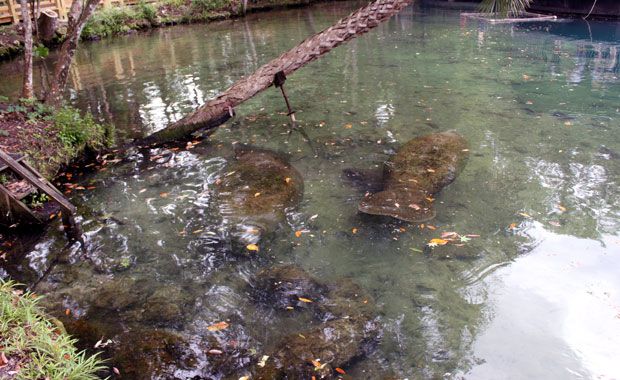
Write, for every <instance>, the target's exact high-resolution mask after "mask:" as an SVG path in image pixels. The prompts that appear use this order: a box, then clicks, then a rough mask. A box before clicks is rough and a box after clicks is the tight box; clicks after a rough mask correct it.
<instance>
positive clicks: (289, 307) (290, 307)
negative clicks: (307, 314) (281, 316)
mask: <svg viewBox="0 0 620 380" xmlns="http://www.w3.org/2000/svg"><path fill="white" fill-rule="evenodd" d="M286 308H287V310H293V309H295V308H294V307H293V306H287V307H286Z"/></svg>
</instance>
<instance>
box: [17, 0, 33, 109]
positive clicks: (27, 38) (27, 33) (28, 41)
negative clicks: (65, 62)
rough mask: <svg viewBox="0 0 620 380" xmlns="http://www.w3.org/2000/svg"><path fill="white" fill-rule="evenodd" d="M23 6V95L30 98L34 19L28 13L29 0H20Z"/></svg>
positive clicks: (31, 94)
mask: <svg viewBox="0 0 620 380" xmlns="http://www.w3.org/2000/svg"><path fill="white" fill-rule="evenodd" d="M19 4H20V5H21V8H22V20H23V22H24V88H23V92H22V97H23V98H26V99H30V98H32V97H34V91H33V90H32V21H31V20H30V15H29V14H28V1H27V0H19Z"/></svg>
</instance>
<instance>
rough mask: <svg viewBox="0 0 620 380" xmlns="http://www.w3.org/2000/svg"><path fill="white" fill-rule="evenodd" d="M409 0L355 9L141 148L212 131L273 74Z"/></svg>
mask: <svg viewBox="0 0 620 380" xmlns="http://www.w3.org/2000/svg"><path fill="white" fill-rule="evenodd" d="M411 1H412V0H376V1H374V2H372V3H370V4H369V5H367V6H366V7H363V8H360V9H358V10H357V11H356V12H354V13H352V14H351V15H349V16H348V17H346V18H343V19H342V20H340V21H338V22H337V23H336V24H334V25H332V26H330V27H329V28H327V29H325V30H324V31H322V32H320V33H317V34H315V35H314V36H312V37H310V38H308V39H307V40H305V41H303V42H301V43H300V44H298V45H297V46H295V47H294V48H292V49H291V50H289V51H288V52H286V53H284V54H282V55H281V56H280V57H278V58H276V59H274V60H272V61H271V62H269V63H267V64H266V65H263V66H262V67H260V68H259V69H258V70H257V71H255V72H254V73H253V74H252V75H250V76H248V77H247V78H245V79H243V80H241V81H239V82H237V83H235V84H234V85H233V86H232V87H230V88H229V89H227V90H226V91H224V92H223V93H222V94H220V95H219V96H218V97H217V98H215V99H213V100H211V101H209V102H207V103H206V104H204V105H202V106H201V107H199V108H197V109H195V110H194V111H192V112H190V113H189V114H188V115H187V116H185V117H183V118H182V119H181V120H179V121H177V122H175V123H173V124H172V125H170V126H168V127H167V128H165V129H163V130H161V131H159V132H156V133H154V134H152V135H151V136H149V137H147V138H146V139H144V140H143V141H142V142H140V143H142V144H152V143H161V142H165V141H169V140H175V139H179V138H183V137H185V136H187V135H189V134H191V133H193V132H195V131H197V130H199V129H202V128H213V127H216V126H218V125H220V124H221V123H223V122H225V121H226V120H227V119H229V118H230V117H232V116H233V108H234V107H236V106H237V105H239V104H241V103H243V102H245V101H246V100H248V99H250V98H252V97H253V96H254V95H256V94H258V93H259V92H261V91H263V90H265V89H267V88H269V87H270V86H271V85H272V84H273V80H274V76H275V74H276V73H278V72H280V71H283V72H284V74H286V75H288V74H291V73H293V72H294V71H295V70H297V69H299V68H301V67H303V66H305V65H307V64H308V63H310V62H312V61H314V60H315V59H317V58H319V57H320V56H322V55H323V54H326V53H328V52H329V51H331V50H332V49H333V48H335V47H337V46H339V45H342V44H344V43H346V42H348V41H349V40H351V39H353V38H355V37H357V36H359V35H361V34H363V33H366V32H367V31H369V30H371V29H373V28H375V27H376V26H378V25H379V24H380V23H382V22H384V21H386V20H388V19H389V18H390V17H392V16H393V15H395V14H397V13H398V12H400V11H401V10H402V9H403V8H405V7H406V6H407V5H408V4H409V3H410V2H411Z"/></svg>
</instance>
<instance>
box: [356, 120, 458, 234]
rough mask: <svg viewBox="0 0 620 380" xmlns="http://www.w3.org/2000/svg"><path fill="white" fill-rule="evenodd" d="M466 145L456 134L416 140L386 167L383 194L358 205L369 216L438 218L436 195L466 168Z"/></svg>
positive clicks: (440, 134) (376, 194) (414, 218)
mask: <svg viewBox="0 0 620 380" xmlns="http://www.w3.org/2000/svg"><path fill="white" fill-rule="evenodd" d="M466 148H467V143H466V141H465V139H463V137H461V135H459V134H458V133H456V132H455V131H447V132H437V133H431V134H428V135H424V136H421V137H417V138H415V139H413V140H411V141H409V142H408V143H406V144H405V145H404V146H403V147H402V148H400V149H399V150H398V152H397V153H396V155H395V156H394V157H392V158H391V159H390V160H389V161H388V162H387V163H386V164H385V167H384V176H383V178H384V182H385V187H384V190H383V191H380V192H378V193H375V194H373V195H371V196H370V197H369V198H367V199H364V200H363V201H361V202H360V203H359V206H358V208H359V210H360V211H361V212H363V213H366V214H373V215H387V216H392V217H394V218H397V219H401V220H404V221H407V222H422V221H425V220H429V219H432V218H433V217H435V209H434V208H433V206H432V204H431V200H429V198H432V196H433V195H434V194H436V193H437V192H439V190H441V189H442V188H443V187H445V186H447V185H448V184H450V183H451V182H452V181H453V180H454V179H455V178H456V176H457V175H458V173H459V172H460V171H461V170H462V168H463V167H464V166H465V162H466V160H467V154H466V151H467V149H466Z"/></svg>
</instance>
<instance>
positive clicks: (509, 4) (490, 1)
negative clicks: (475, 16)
mask: <svg viewBox="0 0 620 380" xmlns="http://www.w3.org/2000/svg"><path fill="white" fill-rule="evenodd" d="M531 2H532V0H482V2H480V5H478V10H479V11H480V12H482V13H486V14H487V15H495V16H497V17H510V16H511V15H513V16H518V15H520V14H521V13H523V12H525V10H526V9H527V7H528V6H529V5H530V3H531Z"/></svg>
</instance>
